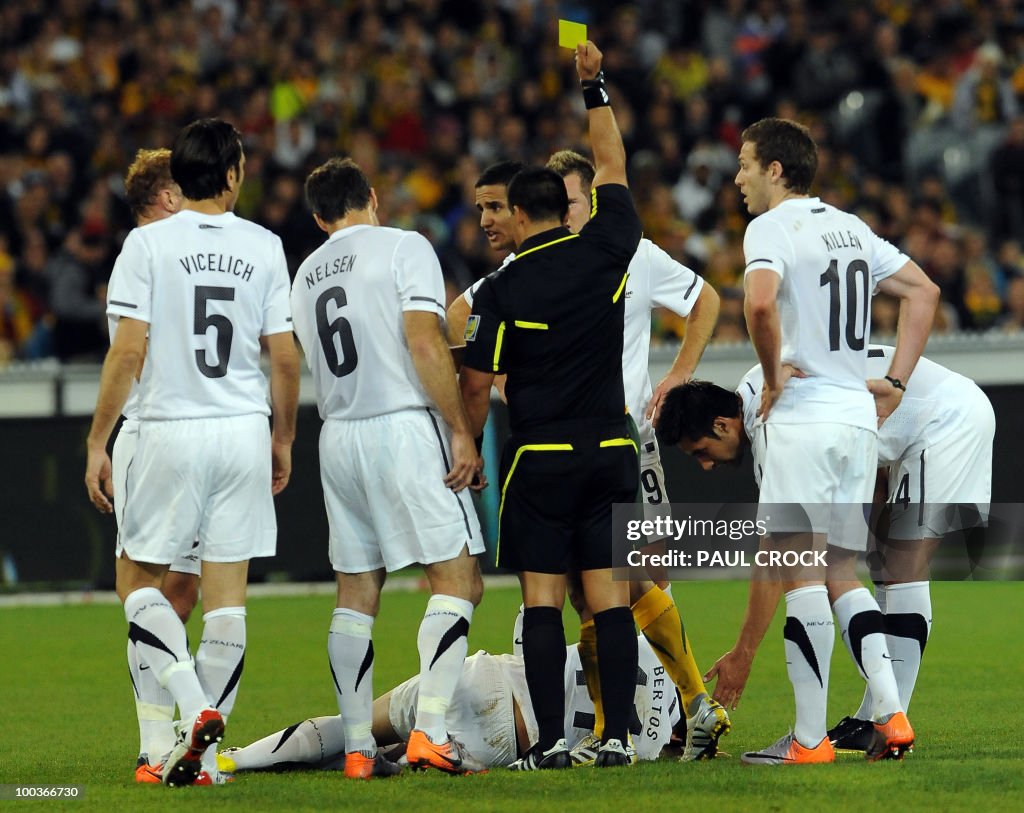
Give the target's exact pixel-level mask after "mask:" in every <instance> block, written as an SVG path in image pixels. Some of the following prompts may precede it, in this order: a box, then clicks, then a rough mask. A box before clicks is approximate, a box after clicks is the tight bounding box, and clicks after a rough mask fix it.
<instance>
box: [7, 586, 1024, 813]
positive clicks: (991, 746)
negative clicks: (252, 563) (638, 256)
mask: <svg viewBox="0 0 1024 813" xmlns="http://www.w3.org/2000/svg"><path fill="white" fill-rule="evenodd" d="M746 589H747V587H746V585H745V584H741V583H731V582H729V583H701V584H696V583H678V584H677V585H676V587H675V590H674V593H675V595H676V599H677V601H678V602H679V605H680V610H681V612H682V613H683V618H684V622H685V623H686V626H687V631H688V633H689V636H690V640H691V643H692V645H693V647H694V650H695V652H696V654H697V657H698V661H699V663H700V665H701V667H702V668H704V669H706V668H707V667H708V666H710V664H711V663H712V662H713V661H714V659H715V658H717V657H718V656H719V655H720V654H722V652H724V651H725V650H726V649H727V648H728V647H729V646H730V645H731V644H732V642H733V641H734V639H735V634H736V631H737V629H738V625H739V622H740V619H741V617H742V613H743V608H744V604H745V600H746ZM932 600H933V606H934V618H935V624H934V630H933V635H932V639H931V642H930V643H929V645H928V650H927V652H926V653H925V662H924V667H923V669H922V673H921V678H920V680H919V683H918V688H917V693H916V696H915V699H914V703H913V705H912V707H911V715H910V716H911V719H912V721H913V723H914V725H915V728H916V730H917V735H918V746H917V749H916V751H915V753H913V754H911V755H910V756H909V757H908V758H907V759H906V760H905V761H904V762H903V763H902V764H900V763H880V764H875V765H867V764H865V763H864V762H863V760H862V759H858V758H857V757H855V756H852V755H841V756H840V758H839V761H838V762H837V764H835V765H825V766H810V767H804V768H763V767H746V766H742V765H741V764H740V762H739V759H738V755H739V753H740V752H741V751H743V750H746V749H751V748H758V747H762V746H764V745H767V744H769V743H770V742H772V741H774V740H775V739H776V738H777V737H778V736H780V735H781V734H783V733H784V732H785V731H786V729H787V727H788V726H789V725H790V724H791V722H792V716H793V700H792V697H791V694H790V687H789V683H788V681H787V680H786V677H785V664H784V659H783V655H782V636H781V632H780V617H781V613H780V614H779V616H780V617H777V618H776V620H775V625H774V626H773V628H772V630H771V631H770V632H769V634H768V637H767V638H766V640H765V642H764V644H763V645H762V649H761V652H760V653H759V655H758V658H757V660H756V661H755V664H754V670H753V673H752V675H751V680H750V684H749V685H748V687H747V690H746V692H745V694H744V699H743V703H742V705H741V706H740V708H739V709H738V710H737V711H736V712H735V713H734V715H733V722H734V727H733V733H732V735H731V736H729V737H727V738H726V739H724V740H723V747H724V750H725V751H727V752H729V753H730V754H732V755H733V756H732V758H720V759H718V760H716V761H715V762H713V763H703V764H688V765H687V764H680V763H677V762H675V761H672V760H662V761H661V762H658V763H649V764H642V765H639V766H637V767H636V768H634V769H621V770H615V771H593V770H578V771H566V772H558V773H554V774H548V773H545V774H530V775H516V774H507V773H505V772H503V771H501V770H495V771H492V772H491V773H490V774H488V775H485V776H470V777H458V778H454V777H447V776H443V775H439V774H437V773H427V774H409V775H404V776H401V777H399V778H397V779H394V780H389V781H386V782H384V781H377V782H368V783H359V782H350V781H346V780H345V779H344V777H342V776H341V775H339V774H328V773H324V772H301V773H286V774H246V775H240V776H239V778H238V779H237V781H235V782H234V783H233V784H231V785H228V786H223V787H213V788H186V789H181V790H176V791H175V790H169V789H166V788H162V787H154V786H136V785H135V784H134V783H133V781H132V776H133V766H134V756H135V752H136V749H137V744H138V740H137V728H136V723H135V718H134V714H133V708H132V703H131V695H130V691H131V690H130V686H129V681H128V676H127V674H126V672H127V669H126V666H125V663H124V642H125V623H124V617H123V615H122V614H121V611H120V608H118V607H116V606H75V607H62V608H24V609H20V608H19V609H4V610H0V652H2V658H3V667H2V669H0V709H2V711H0V720H2V727H0V730H2V736H3V741H2V744H0V783H47V784H52V783H58V784H81V785H85V798H84V799H80V800H63V801H54V800H22V801H19V802H17V803H15V802H7V803H2V806H4V807H10V806H13V805H15V804H17V807H14V808H13V809H23V808H24V809H29V808H44V807H45V808H46V809H50V810H57V809H68V810H116V809H120V810H123V811H126V813H135V812H136V811H148V810H169V809H182V810H189V809H202V810H220V809H246V810H248V811H261V810H273V809H281V810H316V811H325V810H359V811H376V810H382V809H389V810H392V811H395V813H398V811H420V810H433V811H444V812H445V813H448V811H459V810H473V811H491V810H499V811H504V810H508V811H516V812H517V813H522V811H531V813H532V812H533V811H536V812H537V813H542V812H543V811H548V810H558V811H560V812H561V811H564V812H566V813H568V811H577V810H578V811H588V813H594V811H603V810H616V811H624V810H629V811H633V812H634V813H635V811H640V810H646V809H649V810H664V811H671V810H700V811H712V812H713V813H718V811H725V810H751V811H779V810H800V811H806V810H822V811H839V810H843V811H845V810H850V811H854V810H857V811H860V810H863V811H884V810H892V811H900V812H901V813H902V811H906V810H929V811H939V810H950V811H952V810H956V811H963V810H972V809H973V810H979V811H980V810H985V811H991V810H1021V809H1022V807H1024V801H1022V799H1024V779H1022V771H1021V764H1022V763H1021V751H1022V744H1024V743H1022V740H1024V737H1022V733H1021V732H1022V727H1024V714H1022V712H1021V706H1022V695H1021V685H1022V677H1024V670H1022V658H1024V648H1022V646H1021V643H1022V640H1021V639H1022V637H1024V635H1022V633H1021V619H1022V617H1024V591H1022V590H1021V586H1020V585H1019V584H1016V583H992V582H987V583H985V582H978V583H942V584H935V585H933V588H932ZM425 601H426V595H425V593H388V594H386V595H385V596H384V601H383V607H382V611H381V615H380V618H379V620H378V622H377V624H376V627H375V630H374V638H375V640H376V643H377V645H376V653H377V656H376V657H377V660H376V665H375V673H374V682H375V684H376V689H377V691H378V692H380V691H383V690H385V689H387V688H389V687H391V686H393V685H395V684H397V683H398V682H399V681H401V680H404V679H405V678H407V677H408V676H409V675H411V674H413V672H414V671H415V670H416V668H417V665H416V659H417V655H416V628H417V625H418V621H419V617H420V614H421V612H422V608H423V605H424V603H425ZM518 604H519V595H518V591H516V590H514V589H508V588H503V589H493V590H491V591H489V592H488V593H487V594H486V595H485V597H484V603H483V604H482V605H481V607H480V609H479V610H478V611H477V614H476V616H475V618H474V622H473V627H472V632H471V635H470V652H473V651H476V650H477V649H481V648H482V649H489V650H490V651H493V652H504V651H507V650H508V647H509V646H510V641H511V626H512V620H513V618H514V616H515V610H516V607H517V606H518ZM331 609H332V599H331V598H330V597H328V596H321V597H308V598H306V597H304V598H264V599H259V600H252V601H250V603H249V613H248V624H249V644H248V651H247V653H246V670H245V674H244V676H243V679H242V687H241V692H240V695H239V702H238V705H237V707H236V709H235V714H234V715H233V716H232V718H231V721H230V724H229V726H228V732H227V737H226V740H225V745H232V744H244V743H246V742H249V741H251V740H253V739H255V738H257V737H260V736H263V735H265V734H268V733H270V732H271V731H274V730H276V729H279V728H282V727H284V726H285V725H287V724H289V723H292V722H296V721H298V720H301V719H303V718H305V717H309V716H316V715H322V714H330V713H333V712H334V711H335V700H334V694H333V691H332V687H331V680H330V673H329V671H328V667H327V654H326V637H327V628H328V625H329V622H330V614H331ZM198 621H199V613H198V612H197V613H196V615H195V621H194V622H193V623H192V624H191V625H190V637H191V639H192V640H193V641H195V640H196V639H197V638H198V633H199V626H198V623H197V622H198ZM566 622H567V623H566V629H567V630H568V631H569V635H570V637H571V636H572V634H573V625H574V622H573V621H572V619H570V617H569V616H568V615H567V616H566ZM860 695H861V681H860V679H859V678H858V677H857V676H856V674H855V672H854V669H853V666H852V663H851V662H850V659H849V657H848V656H847V653H846V651H845V649H844V648H843V646H842V643H841V642H840V641H839V640H838V638H837V640H836V647H835V653H834V656H833V661H832V692H831V696H830V704H829V708H830V711H829V719H830V721H833V722H834V721H835V720H837V719H838V718H839V717H841V716H843V715H844V714H847V713H850V712H852V711H853V710H855V709H856V707H857V705H858V704H859V700H860Z"/></svg>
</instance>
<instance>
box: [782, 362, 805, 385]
mask: <svg viewBox="0 0 1024 813" xmlns="http://www.w3.org/2000/svg"><path fill="white" fill-rule="evenodd" d="M791 378H807V373H805V372H804V371H803V370H801V369H800V368H799V367H794V366H793V365H792V364H783V365H782V386H783V387H785V386H786V382H787V381H789V379H791Z"/></svg>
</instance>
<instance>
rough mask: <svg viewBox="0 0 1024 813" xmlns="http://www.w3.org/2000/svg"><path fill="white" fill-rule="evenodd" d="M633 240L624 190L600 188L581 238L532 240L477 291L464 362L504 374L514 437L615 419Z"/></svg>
mask: <svg viewBox="0 0 1024 813" xmlns="http://www.w3.org/2000/svg"><path fill="white" fill-rule="evenodd" d="M640 236H641V227H640V219H639V217H638V216H637V213H636V209H635V208H634V206H633V199H632V197H631V196H630V194H629V190H628V189H626V187H624V186H621V185H619V184H602V185H601V186H598V187H595V188H594V190H593V214H592V217H591V219H590V221H589V222H588V223H587V225H586V226H584V227H583V229H582V230H581V231H580V233H579V234H572V233H570V232H569V230H568V229H565V228H563V227H559V228H557V229H551V230H549V231H545V232H543V233H541V234H537V235H534V236H533V237H530V238H529V239H527V240H525V241H523V243H522V245H520V246H519V249H518V250H517V253H516V258H515V260H513V261H512V262H511V263H509V264H508V265H507V266H506V267H505V268H503V269H502V270H500V271H497V272H495V273H494V274H492V275H491V276H489V277H488V278H487V280H486V281H485V282H484V283H483V285H482V286H481V287H480V289H479V290H478V291H477V292H476V294H475V296H474V298H473V313H472V315H471V316H470V319H469V322H468V324H467V327H466V340H467V341H466V354H465V358H464V361H463V364H465V365H466V366H468V367H471V368H472V369H474V370H481V371H483V372H493V373H496V374H501V373H505V374H507V375H508V383H507V385H506V389H505V394H506V397H507V398H508V407H509V421H510V427H511V430H512V432H513V433H518V432H529V431H531V430H533V429H536V428H540V427H544V426H548V425H550V424H551V423H552V422H562V421H574V422H575V421H580V422H593V421H594V420H595V419H596V420H602V419H609V418H612V419H613V418H621V416H622V415H623V412H624V409H625V395H624V392H623V386H622V329H623V316H624V312H625V311H624V308H625V290H626V274H627V268H628V266H629V262H630V260H631V259H632V257H633V254H634V253H635V252H636V247H637V244H638V243H639V242H640Z"/></svg>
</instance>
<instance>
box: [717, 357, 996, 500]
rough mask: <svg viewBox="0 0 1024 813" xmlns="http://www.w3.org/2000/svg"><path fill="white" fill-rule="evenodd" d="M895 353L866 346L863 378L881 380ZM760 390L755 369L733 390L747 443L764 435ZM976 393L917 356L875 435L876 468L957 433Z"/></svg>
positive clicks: (962, 379)
mask: <svg viewBox="0 0 1024 813" xmlns="http://www.w3.org/2000/svg"><path fill="white" fill-rule="evenodd" d="M895 351H896V348H894V347H889V346H886V345H871V347H870V350H869V353H868V371H867V377H868V378H882V377H883V376H885V374H886V373H887V372H888V371H889V363H890V361H891V360H892V355H893V353H894V352H895ZM763 384H764V374H763V373H762V371H761V365H760V364H757V365H755V366H753V367H751V368H750V370H748V371H747V373H746V374H745V375H744V376H743V378H741V379H740V383H739V386H738V387H737V389H736V394H737V395H738V396H739V397H740V400H741V401H742V402H743V429H744V431H745V432H746V434H747V438H749V439H750V440H751V441H752V440H753V439H754V435H755V434H756V433H757V432H760V431H763V430H762V426H763V424H762V422H761V419H760V418H758V417H757V409H758V407H759V406H760V403H761V387H762V385H763ZM977 388H978V385H977V384H975V383H974V382H973V381H971V380H970V379H969V378H966V377H965V376H962V375H960V374H959V373H954V372H953V371H952V370H947V369H946V368H945V367H943V366H942V365H941V364H936V363H935V362H934V361H929V360H928V359H926V358H924V357H923V356H922V357H921V359H920V360H919V361H918V362H917V366H916V367H915V368H914V374H913V375H912V376H911V377H910V381H908V382H907V391H906V393H905V394H904V395H903V400H902V401H901V402H900V405H899V407H898V408H897V410H896V411H895V412H894V413H893V414H892V415H890V416H889V417H888V418H886V420H885V423H883V424H882V428H881V429H879V430H878V465H879V466H887V465H889V464H891V463H894V462H896V461H897V460H899V459H900V458H902V457H903V455H904V454H905V453H906V451H907V450H908V449H910V448H911V447H916V446H920V445H922V444H925V445H928V446H931V445H934V444H936V443H938V442H939V441H940V440H943V439H944V438H946V437H947V436H949V435H950V434H951V433H952V432H954V431H956V430H957V429H958V428H960V427H961V424H962V423H963V421H964V419H965V416H969V415H971V414H972V410H973V409H974V404H975V400H974V398H973V397H972V395H973V392H974V390H976V389H977ZM872 400H874V399H872ZM752 445H753V448H754V449H756V448H758V447H757V445H756V444H752ZM760 462H761V461H758V460H755V461H754V477H755V479H756V480H757V484H758V486H760V485H761V469H760V465H759V463H760Z"/></svg>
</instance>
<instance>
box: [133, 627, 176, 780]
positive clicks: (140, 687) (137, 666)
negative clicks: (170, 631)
mask: <svg viewBox="0 0 1024 813" xmlns="http://www.w3.org/2000/svg"><path fill="white" fill-rule="evenodd" d="M127 654H128V674H129V675H130V676H131V679H132V690H133V692H132V694H133V696H134V697H135V716H136V717H137V718H138V721H139V756H140V757H142V756H145V757H146V758H147V760H148V761H149V764H150V765H158V764H160V762H161V761H162V759H163V757H164V756H165V755H166V754H167V753H168V752H170V750H171V748H172V747H174V698H173V697H171V693H170V692H169V691H167V689H165V688H164V687H163V686H161V685H160V681H159V680H157V679H156V675H154V674H153V670H152V669H150V668H149V667H148V666H143V664H142V663H140V662H139V652H138V649H137V648H136V646H135V642H134V641H132V640H131V639H129V640H128V652H127Z"/></svg>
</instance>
